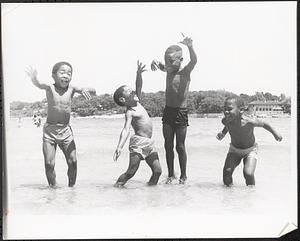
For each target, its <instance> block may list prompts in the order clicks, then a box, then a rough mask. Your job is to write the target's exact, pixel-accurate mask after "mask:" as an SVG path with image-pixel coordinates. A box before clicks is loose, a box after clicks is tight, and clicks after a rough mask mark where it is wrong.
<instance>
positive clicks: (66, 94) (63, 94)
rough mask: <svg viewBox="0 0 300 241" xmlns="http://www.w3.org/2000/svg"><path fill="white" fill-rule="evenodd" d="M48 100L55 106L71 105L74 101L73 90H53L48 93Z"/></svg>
mask: <svg viewBox="0 0 300 241" xmlns="http://www.w3.org/2000/svg"><path fill="white" fill-rule="evenodd" d="M47 98H48V99H50V101H52V102H53V103H55V104H70V102H71V99H72V89H70V88H69V89H68V90H66V91H61V90H56V89H55V88H51V90H50V91H49V93H47Z"/></svg>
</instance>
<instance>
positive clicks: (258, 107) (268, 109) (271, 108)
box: [248, 101, 283, 117]
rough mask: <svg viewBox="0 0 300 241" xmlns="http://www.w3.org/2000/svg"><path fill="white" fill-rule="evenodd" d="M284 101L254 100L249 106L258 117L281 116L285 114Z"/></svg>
mask: <svg viewBox="0 0 300 241" xmlns="http://www.w3.org/2000/svg"><path fill="white" fill-rule="evenodd" d="M281 105H282V103H281V102H278V101H252V102H250V103H249V104H248V108H249V109H250V110H251V112H252V114H253V115H255V116H257V117H267V116H274V117H276V116H281V115H283V109H282V107H281Z"/></svg>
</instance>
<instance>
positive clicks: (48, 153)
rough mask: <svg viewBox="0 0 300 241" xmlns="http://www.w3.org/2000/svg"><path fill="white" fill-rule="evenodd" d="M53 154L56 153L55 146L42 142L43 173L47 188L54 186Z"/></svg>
mask: <svg viewBox="0 0 300 241" xmlns="http://www.w3.org/2000/svg"><path fill="white" fill-rule="evenodd" d="M55 153H56V144H51V143H49V142H46V141H43V154H44V163H45V172H46V177H47V180H48V184H49V186H53V187H54V186H55V185H56V180H55V178H56V174H55V170H54V167H55Z"/></svg>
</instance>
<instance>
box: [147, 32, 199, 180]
mask: <svg viewBox="0 0 300 241" xmlns="http://www.w3.org/2000/svg"><path fill="white" fill-rule="evenodd" d="M183 37H184V35H183ZM181 43H182V44H184V45H186V46H187V47H188V49H189V53H190V62H189V63H188V64H187V65H186V66H185V67H182V65H181V63H182V61H183V58H182V49H181V47H180V46H178V45H172V46H170V47H168V48H167V50H166V52H165V64H162V63H160V62H158V61H155V60H154V61H153V62H152V64H151V69H152V70H153V71H155V70H156V69H157V68H159V69H160V70H162V71H164V72H167V78H166V106H165V109H164V112H163V118H162V122H163V135H164V139H165V144H164V146H165V151H166V159H167V166H168V178H167V181H166V183H167V184H170V183H172V181H173V180H175V174H174V151H173V149H174V136H176V151H177V153H178V159H179V165H180V171H181V174H180V179H179V183H180V184H184V183H185V181H186V179H187V175H186V163H187V154H186V150H185V138H186V131H187V126H188V125H189V124H188V109H187V96H188V91H189V85H190V81H191V76H190V75H191V71H192V70H193V68H194V66H195V65H196V63H197V56H196V53H195V51H194V49H193V41H192V39H191V38H188V37H184V40H183V41H182V42H181Z"/></svg>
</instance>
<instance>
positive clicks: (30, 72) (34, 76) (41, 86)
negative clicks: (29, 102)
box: [25, 66, 49, 90]
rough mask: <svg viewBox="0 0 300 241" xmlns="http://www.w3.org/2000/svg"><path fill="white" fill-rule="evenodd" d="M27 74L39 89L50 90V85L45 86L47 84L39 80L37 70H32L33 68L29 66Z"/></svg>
mask: <svg viewBox="0 0 300 241" xmlns="http://www.w3.org/2000/svg"><path fill="white" fill-rule="evenodd" d="M25 72H26V73H27V75H28V76H29V78H30V79H31V81H32V83H33V84H34V85H35V86H36V87H38V88H39V89H43V90H46V89H48V88H49V84H45V83H41V82H40V81H39V80H38V78H37V71H36V69H34V68H32V67H31V66H29V67H28V68H27V69H26V70H25Z"/></svg>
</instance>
